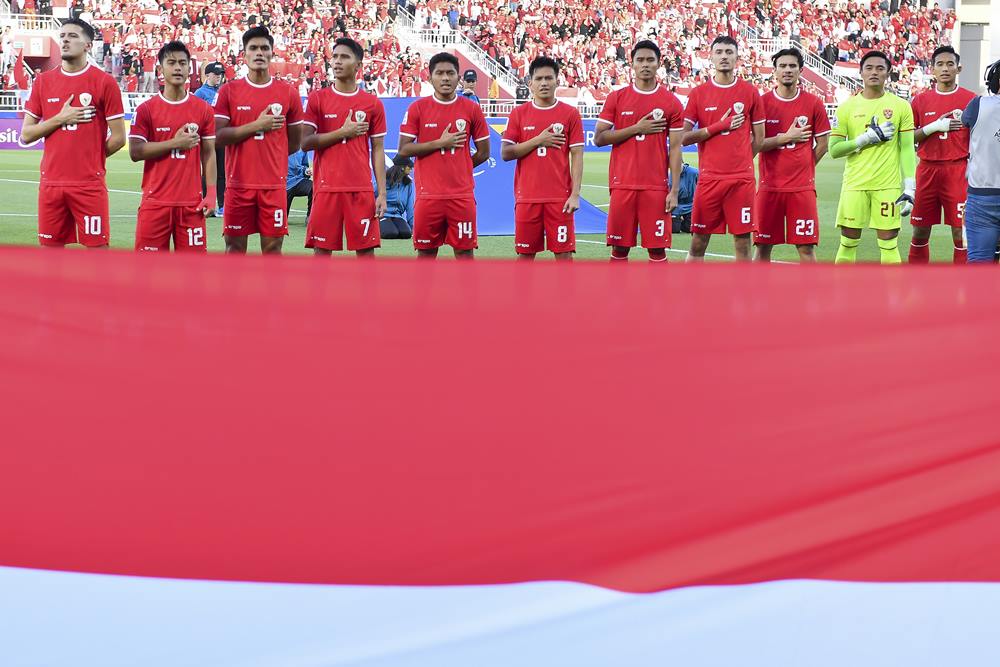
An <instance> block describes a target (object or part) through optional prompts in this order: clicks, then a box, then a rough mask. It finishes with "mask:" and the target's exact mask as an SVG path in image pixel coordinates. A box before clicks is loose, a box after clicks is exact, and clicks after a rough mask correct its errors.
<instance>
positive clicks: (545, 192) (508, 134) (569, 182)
mask: <svg viewBox="0 0 1000 667" xmlns="http://www.w3.org/2000/svg"><path fill="white" fill-rule="evenodd" d="M553 125H561V126H562V128H561V130H562V134H563V135H564V136H565V137H566V143H565V144H563V147H562V148H555V147H550V148H545V147H542V148H538V149H536V150H534V151H532V152H531V153H529V154H528V155H525V156H524V157H522V158H521V159H520V160H518V161H517V167H516V168H515V169H514V199H515V201H516V202H517V203H519V204H532V203H541V202H559V203H562V202H564V201H566V198H567V197H569V195H570V192H572V190H573V179H572V178H571V177H570V169H569V149H570V148H572V147H573V146H583V144H584V140H583V121H582V120H580V112H579V111H577V110H576V109H574V108H573V107H571V106H570V105H568V104H564V103H562V102H556V103H555V104H554V105H552V106H550V107H539V106H536V105H535V103H534V102H528V103H527V104H522V105H521V106H519V107H516V108H515V109H514V111H513V112H512V113H511V114H510V118H508V119H507V129H505V130H504V131H503V140H504V142H505V143H508V144H519V143H522V142H524V141H528V140H529V139H533V138H535V137H537V136H538V135H539V134H541V133H542V132H544V131H545V130H547V129H549V128H550V127H552V126H553Z"/></svg>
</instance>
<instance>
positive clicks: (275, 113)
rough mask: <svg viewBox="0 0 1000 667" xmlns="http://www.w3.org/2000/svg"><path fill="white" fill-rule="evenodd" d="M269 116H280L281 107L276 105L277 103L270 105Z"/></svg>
mask: <svg viewBox="0 0 1000 667" xmlns="http://www.w3.org/2000/svg"><path fill="white" fill-rule="evenodd" d="M271 115H272V116H280V115H281V105H280V104H278V103H277V102H273V103H272V104H271Z"/></svg>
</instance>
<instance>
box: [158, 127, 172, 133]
mask: <svg viewBox="0 0 1000 667" xmlns="http://www.w3.org/2000/svg"><path fill="white" fill-rule="evenodd" d="M171 129H172V128H169V127H158V128H156V131H157V132H169V131H170V130H171Z"/></svg>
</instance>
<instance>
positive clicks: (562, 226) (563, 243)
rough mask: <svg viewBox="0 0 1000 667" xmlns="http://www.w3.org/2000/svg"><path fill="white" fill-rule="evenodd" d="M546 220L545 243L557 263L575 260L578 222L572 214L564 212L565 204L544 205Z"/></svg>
mask: <svg viewBox="0 0 1000 667" xmlns="http://www.w3.org/2000/svg"><path fill="white" fill-rule="evenodd" d="M541 206H542V209H543V215H544V220H545V223H544V225H545V243H546V245H547V246H548V248H549V250H550V251H552V254H553V255H554V256H555V258H556V261H563V262H564V261H567V260H572V259H573V253H575V252H576V221H575V220H574V219H573V214H572V213H565V212H564V211H563V204H561V203H559V202H549V203H547V204H542V205H541Z"/></svg>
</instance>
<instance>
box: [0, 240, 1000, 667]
mask: <svg viewBox="0 0 1000 667" xmlns="http://www.w3.org/2000/svg"><path fill="white" fill-rule="evenodd" d="M0 280H2V284H3V285H4V294H5V299H4V306H3V310H2V313H0V369H2V374H3V376H2V382H0V405H2V406H3V414H4V416H5V418H4V420H3V424H4V436H3V438H2V442H3V444H2V446H0V565H2V566H4V567H0V591H2V592H3V594H2V595H0V627H3V628H4V629H5V632H4V634H5V639H4V642H3V644H4V649H3V652H4V654H5V656H6V657H5V658H4V661H3V662H4V664H11V665H63V664H74V665H80V664H86V665H89V664H95V665H96V664H100V665H102V666H108V665H136V664H142V665H144V666H147V667H157V666H159V665H171V666H173V665H213V666H218V665H275V666H277V665H281V666H282V667H285V666H288V665H366V666H367V665H435V666H442V665H455V666H458V665H511V664H528V665H536V664H537V665H595V666H596V665H618V664H620V665H664V664H683V665H769V666H771V665H792V664H801V665H845V664H851V665H888V664H898V665H908V666H910V665H943V664H954V665H959V664H961V665H993V664H996V662H997V660H1000V648H998V644H997V636H998V635H997V631H996V621H995V611H996V609H998V608H1000V586H998V585H997V584H996V583H995V582H997V581H998V580H1000V531H998V530H997V526H1000V491H998V490H1000V427H998V415H1000V393H998V392H997V390H996V388H997V377H998V370H1000V346H997V345H996V337H997V331H998V330H1000V290H998V288H997V286H996V281H995V279H994V276H993V274H992V273H991V272H989V271H985V270H977V269H975V268H969V269H962V268H951V267H945V268H941V267H923V268H921V267H907V268H906V269H903V270H900V269H898V268H897V269H882V268H880V267H874V266H872V267H866V266H858V267H854V268H851V269H847V270H845V269H844V268H843V267H836V268H835V267H806V268H802V269H797V268H792V267H758V266H752V267H746V266H723V265H714V266H690V265H689V266H683V265H678V266H674V267H670V268H669V269H668V270H667V271H662V270H657V269H656V268H652V267H647V266H644V265H636V266H625V267H617V266H615V267H611V266H607V265H604V264H586V263H582V262H581V263H579V264H576V265H573V266H564V265H560V264H555V263H552V264H544V263H540V264H538V265H534V266H527V267H526V266H522V265H518V264H514V263H491V262H477V263H474V264H464V263H457V262H444V261H442V262H440V263H438V264H435V265H426V264H418V263H414V262H405V261H392V260H380V261H378V262H368V263H365V262H355V261H347V260H343V261H332V262H316V261H315V260H314V259H311V258H309V259H292V258H286V259H283V260H281V261H280V265H279V264H276V263H275V262H274V260H273V259H271V258H253V257H248V258H243V259H235V260H234V258H231V257H222V256H208V257H185V256H172V257H147V256H134V255H131V254H118V253H112V254H110V255H106V254H101V255H100V256H97V255H96V254H92V253H78V252H66V253H56V254H51V253H43V252H41V251H36V250H14V249H6V250H0Z"/></svg>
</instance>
